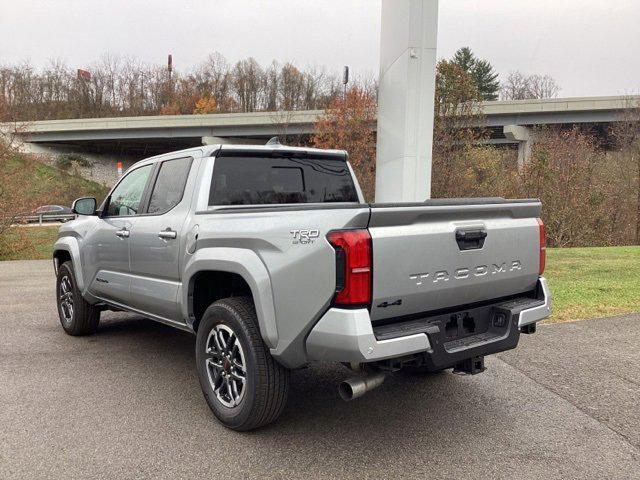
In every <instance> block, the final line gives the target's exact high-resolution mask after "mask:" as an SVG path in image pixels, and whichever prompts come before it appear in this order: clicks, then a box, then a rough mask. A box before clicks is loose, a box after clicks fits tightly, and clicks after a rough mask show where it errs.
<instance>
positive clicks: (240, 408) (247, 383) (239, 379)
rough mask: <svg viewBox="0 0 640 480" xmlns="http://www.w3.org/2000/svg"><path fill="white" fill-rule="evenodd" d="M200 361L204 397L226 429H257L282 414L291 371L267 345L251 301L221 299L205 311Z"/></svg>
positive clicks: (200, 329) (199, 343)
mask: <svg viewBox="0 0 640 480" xmlns="http://www.w3.org/2000/svg"><path fill="white" fill-rule="evenodd" d="M196 363H197V369H198V377H199V379H200V386H201V387H202V392H203V393H204V397H205V399H206V401H207V403H208V405H209V407H210V408H211V410H212V411H213V413H214V414H215V416H216V417H217V418H218V420H220V421H221V422H222V423H223V424H224V425H225V426H226V427H229V428H231V429H233V430H242V431H244V430H252V429H254V428H258V427H261V426H263V425H266V424H268V423H270V422H273V421H274V420H275V419H276V418H278V417H279V416H280V414H281V413H282V410H283V409H284V406H285V403H286V400H287V395H288V391H289V370H287V369H286V368H284V367H283V366H282V365H280V364H279V363H277V362H276V361H275V360H274V359H273V357H272V356H271V354H270V353H269V350H268V348H267V347H266V346H265V345H264V342H263V341H262V337H261V336H260V331H259V328H258V321H257V318H256V313H255V308H254V306H253V302H252V301H251V299H250V298H249V297H233V298H226V299H223V300H219V301H217V302H215V303H214V304H212V305H211V306H210V307H209V308H208V309H207V310H206V311H205V313H204V315H203V317H202V320H201V322H200V325H199V327H198V336H197V340H196Z"/></svg>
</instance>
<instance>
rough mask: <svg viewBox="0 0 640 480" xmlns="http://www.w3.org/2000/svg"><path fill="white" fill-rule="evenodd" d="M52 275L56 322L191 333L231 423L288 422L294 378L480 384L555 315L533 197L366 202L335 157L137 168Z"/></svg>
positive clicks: (270, 156)
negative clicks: (412, 377) (428, 375)
mask: <svg viewBox="0 0 640 480" xmlns="http://www.w3.org/2000/svg"><path fill="white" fill-rule="evenodd" d="M73 210H74V213H75V214H77V215H78V218H77V219H76V220H73V221H71V222H69V223H67V224H65V225H63V226H62V227H60V233H59V238H58V240H57V241H56V243H55V246H54V251H53V261H54V266H55V272H56V276H57V283H56V293H57V295H56V298H57V305H58V313H59V316H60V322H61V323H62V327H63V328H64V330H65V331H66V332H67V333H68V334H70V335H86V334H92V333H94V332H95V331H96V329H97V327H98V322H99V318H100V312H101V311H103V310H116V311H122V310H124V311H129V312H135V313H137V314H140V315H141V316H144V317H146V318H150V319H153V320H156V321H158V322H162V323H164V324H167V325H171V326H173V327H176V328H179V329H182V330H187V331H189V332H193V333H195V334H196V342H195V347H196V352H195V359H196V367H197V370H198V375H199V379H200V384H201V386H202V390H203V392H204V396H205V399H206V401H207V403H208V404H209V406H210V407H211V410H212V411H213V412H214V414H215V415H216V416H217V417H218V419H219V420H220V421H221V422H222V423H223V424H224V425H226V426H227V427H230V428H233V429H236V430H249V429H253V428H256V427H259V426H262V425H265V424H267V423H269V422H271V421H273V420H274V419H276V418H277V417H278V416H279V415H280V413H281V412H282V410H283V408H284V405H285V402H286V398H287V394H288V386H289V372H290V370H291V369H296V368H300V367H303V366H305V365H308V364H309V363H310V362H314V361H329V362H341V363H343V364H344V365H345V366H347V367H349V368H351V369H352V370H354V371H355V372H357V374H353V373H352V376H353V378H350V379H348V380H346V381H345V382H343V383H342V384H341V385H340V387H339V393H340V394H341V395H342V397H343V398H345V399H351V398H355V397H357V396H360V395H362V394H363V393H364V392H366V391H367V390H369V389H371V388H373V387H375V386H378V385H379V384H380V383H382V381H383V380H384V377H385V375H387V374H389V373H390V372H394V371H398V370H400V369H406V370H410V371H413V372H416V373H421V372H434V371H439V370H443V369H448V368H453V369H454V372H460V373H469V374H475V373H479V372H481V371H483V370H484V356H485V355H489V354H492V353H496V352H500V351H504V350H507V349H511V348H514V347H515V346H516V345H517V344H518V340H519V337H520V333H533V332H534V331H535V325H536V322H538V321H539V320H542V319H544V318H545V317H547V316H548V315H549V313H550V309H551V299H550V296H549V290H548V288H547V283H546V281H545V279H544V278H543V277H542V276H541V275H542V272H543V270H544V263H545V240H544V226H543V224H542V222H541V221H540V219H539V217H540V210H541V205H540V202H539V201H537V200H505V199H501V198H483V199H448V200H427V201H425V202H423V203H413V204H407V203H404V204H403V203H399V204H368V203H366V202H365V201H364V199H363V196H362V192H361V191H360V188H359V186H358V183H357V181H356V178H355V176H354V174H353V171H352V169H351V167H350V165H349V163H348V159H347V154H346V152H344V151H339V150H315V149H310V148H292V147H286V146H282V145H280V144H278V143H277V142H273V143H270V144H267V145H266V146H255V147H254V146H228V145H224V146H220V145H217V146H205V147H200V148H194V149H189V150H183V151H179V152H174V153H169V154H166V155H161V156H157V157H153V158H150V159H147V160H143V161H141V162H138V163H136V164H135V165H134V166H133V167H131V168H130V169H129V170H128V171H127V172H126V174H125V175H124V176H123V177H122V178H121V179H120V180H119V181H118V183H117V184H116V185H115V187H113V189H112V190H111V192H110V193H109V195H108V196H107V198H106V199H105V201H104V202H103V203H102V205H100V206H99V207H98V206H97V203H96V200H95V199H93V198H83V199H79V200H76V201H75V202H74V205H73Z"/></svg>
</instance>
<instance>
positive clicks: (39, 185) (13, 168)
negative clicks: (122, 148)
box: [0, 153, 109, 206]
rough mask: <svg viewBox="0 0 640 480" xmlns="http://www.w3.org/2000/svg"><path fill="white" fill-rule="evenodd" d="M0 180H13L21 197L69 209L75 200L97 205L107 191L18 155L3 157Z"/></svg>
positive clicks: (97, 184) (92, 183)
mask: <svg viewBox="0 0 640 480" xmlns="http://www.w3.org/2000/svg"><path fill="white" fill-rule="evenodd" d="M0 169H2V172H0V176H4V175H2V174H5V175H7V176H8V175H12V174H13V175H15V174H16V173H17V175H15V176H14V181H19V182H20V184H21V186H22V188H24V189H25V193H26V194H27V195H29V196H30V197H33V198H38V199H39V200H40V203H42V204H49V205H67V206H70V205H71V202H73V201H74V200H75V199H76V198H79V197H96V198H97V199H98V203H99V202H100V201H102V199H104V197H105V195H106V194H107V192H108V191H109V189H108V188H107V187H106V186H104V185H101V184H99V183H96V182H93V181H91V180H87V179H85V178H82V177H80V176H78V175H73V174H70V173H67V172H64V171H62V170H59V169H57V168H53V167H50V166H49V165H45V164H44V163H42V162H39V161H38V160H37V159H35V158H32V157H30V156H24V155H20V154H15V153H14V154H11V155H7V156H6V157H5V158H2V161H1V163H0Z"/></svg>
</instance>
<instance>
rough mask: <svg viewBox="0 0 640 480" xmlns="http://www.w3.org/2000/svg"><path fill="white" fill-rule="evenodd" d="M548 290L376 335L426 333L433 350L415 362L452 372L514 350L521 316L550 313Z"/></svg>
mask: <svg viewBox="0 0 640 480" xmlns="http://www.w3.org/2000/svg"><path fill="white" fill-rule="evenodd" d="M545 287H546V285H545ZM546 290H547V289H546V288H544V289H543V288H542V286H541V285H540V284H539V285H538V288H537V289H536V291H535V292H528V293H527V294H524V295H523V296H520V297H515V298H509V299H502V300H498V301H496V302H495V303H490V304H485V305H481V306H475V307H472V308H462V309H460V310H456V311H447V312H440V313H436V314H433V315H429V316H425V317H422V318H413V319H409V320H403V321H398V322H393V323H388V324H385V325H379V326H375V325H374V327H373V333H374V335H375V337H376V339H377V340H378V341H382V340H390V339H394V338H399V337H406V336H409V335H415V334H418V333H424V334H426V335H427V337H428V338H429V344H430V348H429V349H428V350H427V351H426V352H423V353H421V354H419V355H417V356H415V357H414V359H413V360H412V362H413V363H414V364H415V362H417V364H419V365H424V366H426V367H427V368H428V369H429V370H432V371H438V370H443V369H446V368H452V367H455V366H456V365H459V364H461V363H462V362H465V361H467V360H469V359H472V358H475V357H483V356H486V355H491V354H493V353H498V352H503V351H505V350H510V349H512V348H515V347H516V346H517V345H518V341H519V339H520V330H521V328H523V327H522V326H521V325H520V324H519V321H520V316H521V313H522V312H530V311H536V312H537V311H542V310H543V307H545V306H547V305H548V306H549V309H550V299H548V298H547V293H548V292H547V291H546ZM547 314H548V313H547ZM529 318H531V317H530V316H529ZM540 319H541V318H540ZM533 325H535V324H533ZM529 330H531V329H529Z"/></svg>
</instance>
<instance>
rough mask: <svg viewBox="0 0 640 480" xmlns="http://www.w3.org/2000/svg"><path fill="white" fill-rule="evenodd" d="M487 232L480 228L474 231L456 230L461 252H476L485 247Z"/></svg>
mask: <svg viewBox="0 0 640 480" xmlns="http://www.w3.org/2000/svg"><path fill="white" fill-rule="evenodd" d="M485 238H487V231H486V230H484V229H482V228H480V229H474V230H462V229H458V230H456V242H457V244H458V248H459V249H460V250H476V249H479V248H482V247H483V246H484V240H485Z"/></svg>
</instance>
